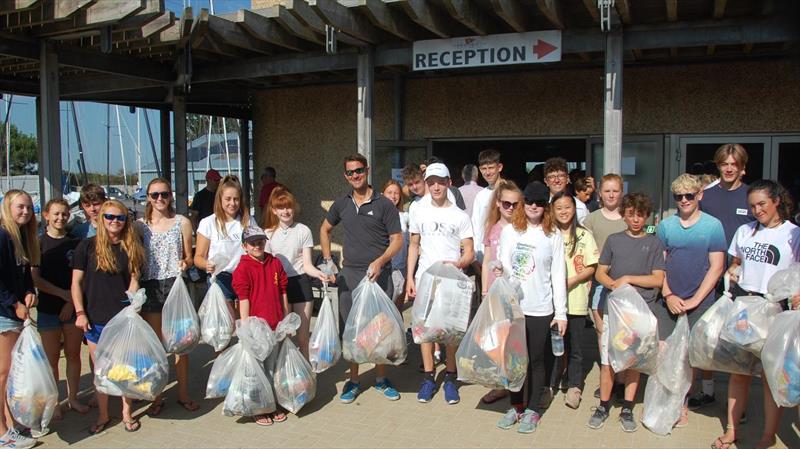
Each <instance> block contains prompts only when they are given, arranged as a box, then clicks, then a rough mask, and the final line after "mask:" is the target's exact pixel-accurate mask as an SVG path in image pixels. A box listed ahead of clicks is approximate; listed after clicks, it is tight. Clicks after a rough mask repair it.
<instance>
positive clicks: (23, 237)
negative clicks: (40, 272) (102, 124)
mask: <svg viewBox="0 0 800 449" xmlns="http://www.w3.org/2000/svg"><path fill="white" fill-rule="evenodd" d="M38 264H39V240H38V239H37V238H36V217H35V216H34V214H33V201H32V200H31V196H30V195H28V194H27V193H25V192H23V191H22V190H16V189H13V190H9V191H8V192H6V195H5V198H3V204H2V215H0V392H2V394H0V410H6V395H5V391H6V382H7V380H8V372H9V369H10V368H11V350H12V349H13V348H14V344H15V343H16V342H17V337H19V332H20V331H21V330H22V322H23V320H25V319H27V318H28V309H29V308H30V307H33V306H34V305H36V295H35V293H34V292H35V290H34V288H33V278H31V265H38ZM4 416H8V415H7V414H6V415H4ZM13 424H14V423H13V422H11V421H8V420H7V419H0V433H2V434H3V436H2V437H0V444H3V445H10V444H17V445H27V444H29V443H30V441H29V440H28V441H23V440H26V437H24V436H21V435H19V434H18V433H17V431H16V430H15V429H14V425H13ZM23 443H24V444H23Z"/></svg>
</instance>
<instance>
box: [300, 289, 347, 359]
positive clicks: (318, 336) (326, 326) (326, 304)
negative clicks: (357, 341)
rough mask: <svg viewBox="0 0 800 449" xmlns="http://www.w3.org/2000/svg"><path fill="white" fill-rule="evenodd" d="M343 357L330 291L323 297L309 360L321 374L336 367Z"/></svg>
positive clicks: (311, 339)
mask: <svg viewBox="0 0 800 449" xmlns="http://www.w3.org/2000/svg"><path fill="white" fill-rule="evenodd" d="M341 356H342V343H341V342H340V341H339V326H338V325H337V323H336V316H335V315H334V314H333V305H332V304H331V298H330V297H329V296H328V291H327V289H325V294H324V295H323V297H322V305H321V306H320V308H319V314H318V315H317V322H316V323H315V324H314V331H313V332H312V333H311V338H310V340H309V342H308V360H309V361H310V362H311V368H312V369H313V370H314V372H315V373H321V372H323V371H325V370H326V369H328V368H330V367H332V366H334V365H336V363H338V362H339V359H340V358H341Z"/></svg>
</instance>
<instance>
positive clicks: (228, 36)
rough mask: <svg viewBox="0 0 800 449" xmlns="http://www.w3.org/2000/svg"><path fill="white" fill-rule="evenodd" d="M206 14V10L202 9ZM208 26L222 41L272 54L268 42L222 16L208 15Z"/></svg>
mask: <svg viewBox="0 0 800 449" xmlns="http://www.w3.org/2000/svg"><path fill="white" fill-rule="evenodd" d="M202 12H203V13H204V14H207V11H206V10H203V11H202ZM208 28H209V29H210V30H211V31H212V32H213V33H214V34H216V35H217V36H219V38H220V39H222V41H223V42H225V43H228V44H230V45H233V46H234V47H239V48H243V49H245V50H249V51H253V52H257V53H262V54H272V53H274V51H273V49H272V48H271V47H269V44H267V43H266V42H264V41H263V40H258V39H255V38H253V37H252V36H250V34H248V33H246V32H245V31H244V30H243V29H242V28H240V27H239V26H237V25H236V23H235V22H231V21H230V20H228V19H227V18H224V17H222V16H215V15H208Z"/></svg>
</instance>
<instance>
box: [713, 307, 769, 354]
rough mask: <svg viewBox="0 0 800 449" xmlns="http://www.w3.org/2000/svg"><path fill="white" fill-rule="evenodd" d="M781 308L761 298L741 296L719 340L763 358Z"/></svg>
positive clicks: (726, 321) (728, 317) (732, 309)
mask: <svg viewBox="0 0 800 449" xmlns="http://www.w3.org/2000/svg"><path fill="white" fill-rule="evenodd" d="M780 312H781V306H780V305H779V304H777V303H775V302H771V301H770V300H768V299H766V298H762V297H761V296H739V297H737V298H736V301H734V302H733V307H731V310H730V311H729V312H728V316H727V318H726V319H725V324H724V325H723V326H722V331H721V332H720V334H719V338H720V339H721V340H723V341H727V342H728V343H731V344H733V345H736V346H737V347H739V348H742V349H744V350H746V351H750V352H752V353H753V354H755V355H756V357H760V356H761V349H762V348H763V347H764V340H766V338H767V332H769V328H770V325H771V324H772V320H774V319H775V317H776V316H777V315H778V314H779V313H780Z"/></svg>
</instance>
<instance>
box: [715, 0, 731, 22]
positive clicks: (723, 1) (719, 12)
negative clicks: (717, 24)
mask: <svg viewBox="0 0 800 449" xmlns="http://www.w3.org/2000/svg"><path fill="white" fill-rule="evenodd" d="M727 5H728V0H714V18H715V19H721V18H723V17H725V7H726V6H727Z"/></svg>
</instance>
